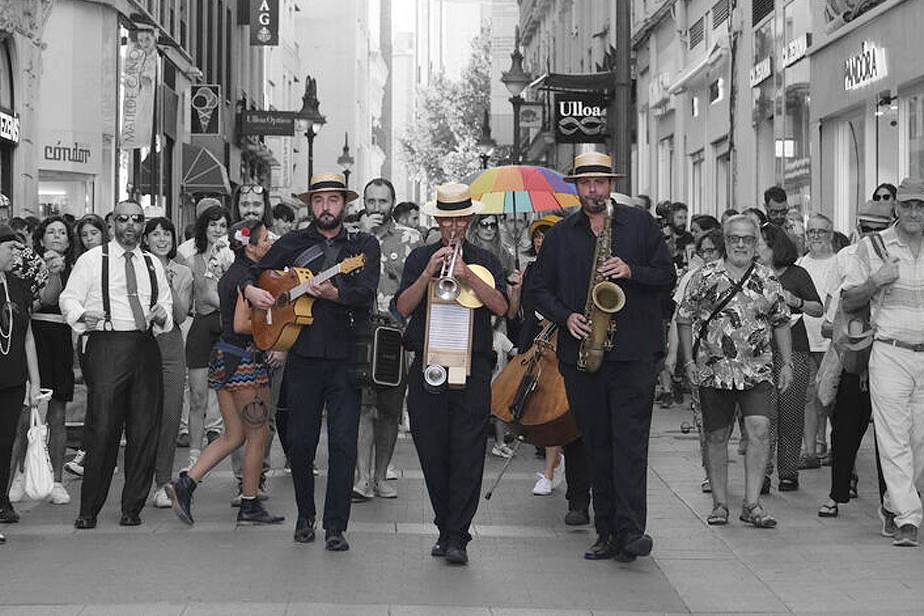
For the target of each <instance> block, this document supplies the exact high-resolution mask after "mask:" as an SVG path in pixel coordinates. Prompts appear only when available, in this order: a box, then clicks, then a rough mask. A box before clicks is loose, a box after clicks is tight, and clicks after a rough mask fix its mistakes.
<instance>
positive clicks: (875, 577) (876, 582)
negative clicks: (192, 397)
mask: <svg viewBox="0 0 924 616" xmlns="http://www.w3.org/2000/svg"><path fill="white" fill-rule="evenodd" d="M684 419H688V417H686V415H685V414H684V413H683V412H682V411H680V410H678V409H673V410H666V411H665V410H660V409H659V410H656V411H655V419H654V423H653V428H652V439H651V455H650V458H651V464H650V471H649V531H650V533H651V534H652V536H653V537H654V540H655V548H654V552H653V554H652V557H651V558H644V559H639V560H638V561H637V562H635V563H632V564H618V563H616V562H614V561H606V562H589V561H585V560H583V558H582V557H581V555H582V553H583V551H584V549H585V548H586V547H587V546H588V545H589V544H590V543H592V541H593V539H594V537H593V533H592V530H591V529H590V528H589V527H588V528H579V529H572V528H569V527H566V526H564V524H563V523H562V518H563V516H564V513H565V509H566V506H565V501H564V496H563V494H564V492H563V487H562V488H561V489H559V490H557V491H556V492H555V494H553V495H552V496H551V497H535V496H532V495H531V493H530V489H531V487H532V484H533V482H534V480H535V472H536V471H537V470H539V469H540V467H541V462H540V461H539V460H536V459H535V458H534V456H533V453H532V448H531V447H523V448H521V450H520V454H519V455H518V457H517V459H516V460H515V461H514V463H513V465H512V468H511V472H510V473H508V475H507V477H506V478H505V479H504V481H503V483H502V484H501V486H500V488H499V490H498V491H497V493H496V494H495V496H494V498H493V499H492V500H491V501H489V502H485V501H482V504H481V507H480V509H479V512H478V515H477V517H476V519H475V528H474V532H473V534H474V535H475V540H474V542H473V543H472V544H471V545H470V547H469V555H470V557H471V564H470V565H469V566H468V567H465V568H455V567H450V566H448V565H446V564H445V563H444V562H442V561H439V560H435V559H433V558H431V557H430V556H429V548H430V545H431V544H432V542H433V540H434V538H435V530H434V528H433V527H432V524H431V518H432V513H431V511H430V506H429V502H428V501H427V497H426V491H425V488H424V484H423V479H422V475H421V472H420V467H419V464H418V462H417V458H416V455H415V453H414V448H413V443H412V442H411V441H410V440H409V439H406V438H402V439H401V440H399V444H398V450H397V452H396V456H395V465H396V466H397V468H399V469H400V470H401V474H402V477H401V478H400V479H399V480H397V481H396V482H395V485H396V487H397V488H398V490H399V494H400V496H399V498H398V499H396V500H383V499H376V500H374V501H371V502H368V503H362V504H358V505H354V507H353V515H352V520H351V524H350V529H349V531H348V533H347V536H348V538H349V540H350V543H351V545H352V549H351V550H350V551H349V552H346V553H338V554H333V553H328V552H325V551H324V549H323V543H322V542H318V543H315V544H312V545H296V544H294V543H293V542H292V540H291V532H292V526H293V524H294V521H295V505H294V498H293V494H292V488H291V479H290V477H289V476H288V475H286V474H285V473H283V472H282V471H281V470H276V471H274V473H273V476H272V477H271V480H270V488H271V499H270V500H269V501H268V503H267V504H268V506H269V507H270V508H271V510H272V511H273V512H278V513H282V514H284V515H286V516H287V522H286V524H285V525H283V526H279V527H271V528H252V527H248V528H235V526H234V516H235V513H236V510H235V509H232V508H231V507H230V506H229V502H228V501H229V498H230V497H231V494H232V488H233V479H232V477H231V473H230V470H229V466H228V465H227V464H225V465H223V466H221V467H219V469H217V470H216V471H215V472H213V473H212V474H211V475H209V476H208V477H207V478H206V481H205V482H204V483H203V484H202V486H201V487H200V489H199V490H197V492H196V501H195V516H196V520H197V524H196V525H195V527H193V528H187V527H185V526H183V525H182V524H181V523H180V522H179V521H178V520H177V519H176V518H175V516H174V515H173V513H172V512H171V511H169V510H157V509H153V508H151V507H148V508H146V509H145V510H144V512H143V513H142V517H143V519H144V525H143V526H141V527H138V528H122V527H119V526H118V516H119V507H118V498H119V490H120V489H121V481H120V480H121V475H117V476H116V480H115V482H114V485H113V490H112V491H111V493H110V500H109V503H108V504H107V506H106V508H105V509H104V511H103V512H102V514H101V516H100V519H99V527H98V528H97V529H96V530H94V531H80V532H78V531H75V530H74V529H73V527H72V522H73V518H74V517H75V515H76V511H77V505H76V503H77V501H78V499H79V486H80V482H79V481H71V482H70V483H69V485H68V487H69V489H70V491H71V495H72V498H73V501H72V504H70V505H67V506H59V507H56V506H53V505H50V504H35V503H22V504H21V506H19V510H20V512H21V513H22V514H23V519H22V522H21V523H20V524H17V525H12V526H8V527H6V528H4V529H3V531H4V532H5V533H6V534H7V539H8V541H7V544H6V545H5V546H0V580H2V581H3V582H2V585H0V616H5V615H7V614H9V615H16V616H21V615H32V614H35V615H39V614H40V615H43V616H44V615H51V616H58V615H61V616H65V615H67V616H71V615H76V614H81V615H82V616H87V615H96V614H106V615H108V614H111V615H118V616H123V615H135V614H145V615H148V614H151V615H160V614H164V615H167V614H173V615H179V614H183V615H184V616H192V615H196V616H201V615H211V614H214V615H222V616H224V615H236V614H269V615H275V614H280V615H281V614H332V615H342V614H351V615H352V614H357V615H359V614H362V615H366V614H370V615H384V614H391V615H395V616H398V615H401V616H411V615H415V616H416V615H423V614H440V615H442V614H447V615H456V614H458V615H460V616H462V615H464V616H469V615H487V614H493V615H494V616H514V615H517V616H526V615H533V614H535V615H539V616H558V615H568V616H571V615H585V616H586V615H587V614H596V615H604V614H605V615H613V614H690V613H693V614H749V613H754V614H792V613H796V614H815V613H819V614H820V613H825V614H838V615H841V614H872V613H876V614H920V613H921V609H920V605H922V603H924V585H922V584H921V583H920V580H921V574H922V572H924V550H921V549H907V548H906V549H899V548H894V547H892V546H891V543H890V541H889V540H887V539H885V538H883V537H881V536H879V534H878V531H879V527H878V524H879V523H878V519H877V518H876V514H875V512H876V500H877V496H878V493H877V490H876V485H875V468H874V466H873V459H872V440H871V438H870V437H871V435H868V436H867V440H866V442H865V443H864V447H863V448H862V450H861V453H860V460H859V462H858V471H859V474H860V477H861V480H860V498H859V500H857V501H854V502H852V503H851V504H849V505H845V506H842V507H841V516H840V518H838V519H821V518H818V517H817V515H816V510H817V507H818V505H819V504H820V503H821V502H822V501H823V499H824V496H825V494H826V492H827V487H828V477H829V469H827V468H824V469H821V470H815V471H804V472H803V473H802V476H801V481H802V489H801V490H800V491H798V492H790V493H786V494H780V493H778V492H777V491H776V483H775V480H774V490H773V492H772V493H771V495H770V496H769V497H767V498H766V501H765V502H766V505H767V508H768V509H769V510H770V511H771V512H772V513H773V514H774V515H776V516H777V517H778V518H779V520H780V527H779V528H778V529H775V530H756V529H752V528H749V527H746V526H744V525H743V524H741V523H740V522H737V519H736V514H737V510H736V509H735V507H732V509H733V515H732V520H733V521H732V523H731V524H730V525H729V526H728V527H725V528H711V527H708V526H706V524H705V521H704V519H705V516H706V515H707V514H708V512H709V510H710V508H711V500H710V498H709V496H708V495H706V494H702V493H701V492H700V480H701V479H702V477H703V473H702V471H701V469H700V468H699V452H698V448H697V441H696V437H695V436H694V435H692V434H688V435H685V434H682V432H681V430H680V423H681V421H682V420H684ZM731 451H732V454H734V446H733V447H732V449H731ZM277 454H278V455H277ZM177 458H178V461H179V462H182V461H184V460H185V450H179V451H178V456H177ZM281 461H282V455H281V451H279V452H277V451H274V462H275V463H278V464H279V465H281ZM318 466H319V467H320V468H321V469H322V472H321V477H320V478H319V486H318V494H319V495H320V494H322V490H323V487H324V472H323V469H324V468H325V466H326V453H325V449H324V443H323V441H322V447H321V451H320V452H319V455H318ZM500 467H501V463H500V461H499V460H498V459H496V458H490V459H489V460H488V463H487V470H486V477H485V488H487V486H488V485H489V482H490V481H491V480H493V478H494V477H495V476H496V474H497V472H498V471H499V470H500ZM730 481H731V485H732V490H731V493H732V495H734V496H733V497H732V498H731V499H730V500H732V501H734V500H735V499H736V498H740V495H741V492H742V489H741V488H742V481H743V479H742V464H741V459H740V458H739V457H737V456H734V455H733V456H732V463H731V468H730ZM322 498H323V497H319V498H318V499H317V500H318V503H319V504H320V503H321V501H322Z"/></svg>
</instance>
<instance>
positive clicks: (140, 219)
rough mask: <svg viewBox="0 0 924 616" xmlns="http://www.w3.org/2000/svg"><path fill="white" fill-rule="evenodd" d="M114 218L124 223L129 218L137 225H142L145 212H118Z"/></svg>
mask: <svg viewBox="0 0 924 616" xmlns="http://www.w3.org/2000/svg"><path fill="white" fill-rule="evenodd" d="M113 218H115V221H116V222H118V223H122V224H123V225H124V224H125V223H127V222H128V221H129V220H130V221H132V222H133V223H135V224H136V225H140V224H141V223H143V222H144V214H117V215H116V216H113Z"/></svg>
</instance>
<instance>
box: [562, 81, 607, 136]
mask: <svg viewBox="0 0 924 616" xmlns="http://www.w3.org/2000/svg"><path fill="white" fill-rule="evenodd" d="M605 140H606V98H605V97H604V95H603V93H602V92H568V93H564V94H556V95H555V141H556V142H558V143H602V142H604V141H605Z"/></svg>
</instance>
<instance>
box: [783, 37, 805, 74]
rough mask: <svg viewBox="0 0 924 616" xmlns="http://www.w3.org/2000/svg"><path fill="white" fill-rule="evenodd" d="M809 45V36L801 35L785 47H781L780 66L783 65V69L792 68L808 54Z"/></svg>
mask: <svg viewBox="0 0 924 616" xmlns="http://www.w3.org/2000/svg"><path fill="white" fill-rule="evenodd" d="M809 45H811V35H810V34H803V35H802V36H800V37H798V38H794V39H793V40H791V41H789V42H788V43H787V44H786V46H785V47H783V53H781V54H780V64H781V65H783V67H784V68H785V67H787V66H792V65H793V64H795V63H796V62H798V61H799V60H801V59H802V58H804V57H805V54H806V53H808V48H809Z"/></svg>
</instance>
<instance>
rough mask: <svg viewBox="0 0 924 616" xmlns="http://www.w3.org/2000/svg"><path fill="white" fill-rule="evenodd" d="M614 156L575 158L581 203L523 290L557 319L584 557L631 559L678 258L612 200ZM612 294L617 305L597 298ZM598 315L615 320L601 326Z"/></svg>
mask: <svg viewBox="0 0 924 616" xmlns="http://www.w3.org/2000/svg"><path fill="white" fill-rule="evenodd" d="M612 165H613V163H612V160H611V159H610V157H609V156H607V155H605V154H601V153H598V152H587V153H584V154H581V155H579V156H578V157H577V158H575V160H574V172H573V173H572V175H570V176H567V177H566V178H565V181H567V182H573V183H575V184H576V187H577V192H578V196H579V197H580V200H581V210H580V211H579V212H576V213H574V214H572V215H571V216H569V217H568V218H566V219H564V220H562V221H561V222H560V223H558V224H557V225H555V226H554V227H552V228H551V229H550V230H549V232H548V234H547V235H546V236H545V241H544V242H543V245H542V250H541V251H539V258H538V259H537V261H536V263H535V264H534V267H535V269H536V272H535V273H534V274H533V275H531V276H530V277H529V279H528V281H527V289H526V294H527V299H528V301H529V302H531V303H532V304H533V305H535V306H536V308H537V310H538V311H539V312H540V313H541V314H543V315H545V316H546V317H548V318H550V319H551V320H552V321H554V322H555V323H557V324H558V325H559V326H560V328H561V333H560V334H559V337H558V359H559V367H560V370H561V373H562V376H563V377H564V379H565V389H566V391H567V394H568V402H569V404H570V406H571V411H572V412H573V413H574V414H575V417H576V418H577V421H578V426H579V427H580V429H581V432H582V434H583V438H584V446H585V448H587V452H588V456H589V457H590V459H591V464H592V467H593V473H592V474H593V507H594V523H595V526H596V528H597V535H598V537H597V541H596V542H595V543H594V544H593V546H591V547H590V549H588V550H587V552H586V553H585V554H584V557H585V558H587V559H588V560H601V559H609V558H616V559H617V560H620V561H623V562H628V561H632V560H635V558H636V557H637V556H647V555H648V554H649V553H650V552H651V547H652V540H651V537H649V536H648V535H646V534H645V525H646V516H647V503H646V489H647V485H646V478H647V472H648V432H649V429H650V427H651V407H652V404H653V402H654V386H655V359H656V356H657V355H659V354H662V353H664V332H663V331H662V328H661V323H662V318H663V317H662V314H661V312H662V309H661V297H662V295H663V294H664V293H667V292H669V291H670V290H671V288H673V285H674V267H673V265H672V264H671V256H670V253H669V252H668V250H667V245H666V244H665V243H664V237H663V236H662V235H661V232H660V230H659V229H658V226H657V224H656V223H655V221H654V219H653V218H652V217H651V216H650V215H649V214H648V213H647V212H644V211H642V210H639V209H636V208H632V207H628V206H625V205H620V204H618V203H616V202H614V201H612V200H611V198H610V194H611V193H612V192H613V188H614V180H615V179H616V178H617V177H620V176H619V175H617V174H615V173H613V171H612ZM613 282H616V283H617V286H618V287H619V288H620V289H621V290H622V293H621V294H620V293H619V291H618V290H617V289H613V287H612V283H613ZM598 287H599V289H598ZM600 290H602V291H603V292H599V291H600ZM592 291H593V293H592ZM620 295H622V296H623V297H618V296H620ZM614 298H618V300H619V301H618V302H616V305H612V306H607V305H604V306H597V305H595V302H602V300H604V299H606V300H607V302H606V303H609V300H611V299H614ZM620 303H621V304H622V305H621V306H620V305H619V304H620ZM613 309H616V310H618V312H616V313H615V314H612V315H609V316H608V317H607V314H606V313H607V312H608V311H610V310H613ZM601 318H604V319H605V318H609V319H612V320H615V328H613V327H612V326H607V324H606V323H605V322H604V323H603V324H602V327H601V323H600V322H597V321H598V320H599V319H601ZM611 322H612V321H611ZM601 332H602V335H601ZM569 334H570V335H569Z"/></svg>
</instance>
